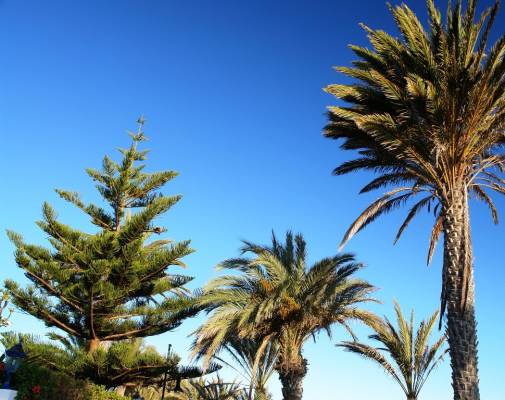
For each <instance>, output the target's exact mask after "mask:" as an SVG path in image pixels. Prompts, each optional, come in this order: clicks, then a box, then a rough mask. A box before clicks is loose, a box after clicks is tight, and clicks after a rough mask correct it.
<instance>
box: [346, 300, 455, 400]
mask: <svg viewBox="0 0 505 400" xmlns="http://www.w3.org/2000/svg"><path fill="white" fill-rule="evenodd" d="M395 312H396V317H397V324H398V328H395V327H394V326H393V325H392V324H391V322H389V320H388V319H387V318H384V320H376V321H372V322H371V323H368V325H369V326H370V327H371V328H372V329H373V330H374V331H375V333H374V334H372V335H370V336H369V337H370V339H373V340H375V341H377V342H379V343H380V347H378V348H376V347H372V346H369V345H367V344H363V343H359V342H357V341H354V342H343V343H342V344H339V345H338V346H341V347H344V348H345V349H347V350H348V351H351V352H353V353H356V354H359V355H361V356H363V357H365V358H367V359H369V360H372V361H374V362H375V363H377V364H379V365H380V366H381V367H382V368H384V370H385V371H386V372H387V373H388V374H389V375H390V376H391V377H393V379H394V380H395V381H396V382H397V383H398V384H399V385H400V387H401V388H402V390H403V392H404V393H405V396H407V399H408V400H416V399H417V397H418V396H419V392H420V391H421V389H422V387H423V386H424V384H425V382H426V380H427V379H428V377H429V375H430V374H431V372H432V371H433V370H434V369H435V367H436V366H437V365H438V364H439V363H440V362H441V361H442V360H443V357H444V355H445V354H446V353H447V351H448V349H443V346H444V343H445V336H442V337H440V338H439V339H438V340H437V341H436V342H435V343H434V344H433V345H431V346H430V344H429V339H430V335H431V331H432V330H433V327H434V326H435V323H436V321H437V318H438V315H439V312H438V311H437V312H435V313H434V314H433V315H432V316H431V318H430V319H428V320H427V321H422V322H421V324H420V325H419V328H418V329H417V332H416V333H415V335H414V311H412V313H411V314H410V321H406V320H405V319H404V318H403V314H402V310H401V308H400V305H399V304H398V303H396V302H395ZM387 355H389V358H390V360H391V361H389V360H388V357H387Z"/></svg>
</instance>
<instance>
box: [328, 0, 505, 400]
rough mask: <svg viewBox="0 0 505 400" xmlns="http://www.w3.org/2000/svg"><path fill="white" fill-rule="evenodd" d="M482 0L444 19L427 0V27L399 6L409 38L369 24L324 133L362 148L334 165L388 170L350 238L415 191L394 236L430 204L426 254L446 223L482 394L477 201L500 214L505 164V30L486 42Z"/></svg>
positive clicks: (456, 354)
mask: <svg viewBox="0 0 505 400" xmlns="http://www.w3.org/2000/svg"><path fill="white" fill-rule="evenodd" d="M476 3H477V2H476V1H475V0H469V1H468V2H467V6H466V11H463V9H462V2H461V1H457V2H456V7H455V8H451V7H450V6H449V7H448V12H447V17H446V19H445V22H444V21H443V19H442V13H441V12H440V11H439V10H438V9H437V8H436V7H435V4H434V1H433V0H428V2H427V4H428V14H429V29H428V31H426V30H425V29H424V27H423V26H422V24H421V22H420V21H419V20H418V18H417V17H416V15H415V14H414V13H413V12H412V11H411V9H410V8H408V6H407V5H405V4H403V5H400V6H397V7H392V6H391V7H390V8H391V12H392V14H393V17H394V19H395V22H396V24H397V27H398V29H399V31H400V32H401V36H402V38H401V39H396V38H394V37H393V36H391V35H389V34H387V33H386V32H384V31H381V30H374V29H371V28H369V27H367V26H365V25H363V28H364V29H365V31H366V32H367V34H368V38H369V40H370V43H371V45H372V46H373V50H369V49H367V48H364V47H359V46H351V49H352V50H353V51H354V53H355V54H356V56H357V57H358V60H357V61H355V62H354V63H353V67H350V68H349V67H339V68H337V70H338V71H340V72H342V73H344V74H345V75H347V76H348V77H351V78H354V79H355V80H356V81H357V82H356V83H352V84H338V85H330V86H328V87H327V88H326V90H327V91H328V92H329V93H331V94H333V95H334V96H336V97H337V98H338V99H341V100H343V101H345V102H346V103H348V105H347V106H345V107H330V112H329V118H330V122H329V124H328V126H327V128H326V135H327V136H328V137H330V138H333V139H343V144H342V146H341V147H342V148H343V149H345V150H357V151H358V153H359V156H358V157H357V158H355V159H353V160H351V161H347V162H345V163H343V164H341V165H340V166H339V167H337V168H336V169H335V174H337V175H341V174H346V173H350V172H353V171H358V170H371V171H375V172H377V173H379V176H378V177H377V178H375V179H374V180H373V181H371V182H370V183H368V184H367V185H366V186H365V187H364V188H363V189H362V192H369V191H372V190H376V189H381V188H384V187H387V186H390V187H393V188H392V189H391V190H389V191H388V192H387V193H385V194H384V195H383V196H382V197H381V198H380V199H379V200H377V201H375V202H373V203H372V204H371V205H370V206H369V207H367V208H366V209H365V211H364V212H363V213H362V214H361V215H360V216H359V217H358V218H357V219H356V221H355V222H354V223H353V224H352V225H351V227H350V228H349V230H348V231H347V233H346V234H345V236H344V238H343V241H342V245H344V244H345V243H346V242H347V241H348V240H349V239H350V238H351V237H352V236H353V235H354V234H355V233H356V232H358V231H359V230H361V229H363V228H364V227H365V226H366V225H368V224H369V223H371V222H372V221H374V220H375V219H376V218H378V217H379V216H380V215H381V214H384V213H387V212H389V211H391V210H393V209H396V208H398V207H399V206H401V205H403V204H404V203H406V202H407V201H409V200H412V199H414V198H415V197H416V196H420V197H418V198H417V199H416V200H415V203H414V205H413V206H412V208H411V209H410V211H409V213H408V214H407V217H406V219H405V222H404V223H403V224H402V225H401V227H400V229H399V231H398V234H397V236H396V240H397V239H398V238H399V237H400V236H401V234H402V233H403V231H404V229H405V228H406V227H407V226H408V224H409V222H410V221H411V220H412V219H413V218H414V217H415V216H416V215H417V214H418V213H419V211H421V210H422V209H423V208H427V209H428V210H433V212H434V216H435V223H434V226H433V231H432V234H431V243H430V246H429V252H428V260H430V259H431V257H432V254H433V250H434V248H435V245H436V243H437V240H438V238H439V236H440V234H441V233H442V232H443V234H444V260H443V272H442V291H441V318H442V316H443V315H444V314H445V313H446V312H447V336H448V341H449V346H450V356H451V366H452V385H453V388H454V393H455V394H454V398H455V400H463V399H464V400H476V399H479V387H478V372H477V330H476V320H475V311H474V280H473V257H472V244H471V240H470V212H469V206H468V200H469V198H470V196H471V195H473V196H474V197H475V198H477V199H479V200H482V201H484V202H485V203H486V204H487V205H488V206H489V208H490V210H491V214H492V217H493V219H494V220H495V221H497V211H496V208H495V205H494V204H493V202H492V200H491V197H490V196H489V193H488V191H489V190H491V191H497V192H499V193H505V187H504V186H503V182H504V181H503V179H502V178H501V177H500V175H499V173H500V171H502V170H503V168H504V167H505V164H504V158H503V155H502V154H501V153H500V150H501V149H502V145H503V144H504V141H503V129H504V119H505V94H504V93H505V90H504V89H505V80H504V79H503V76H504V71H505V59H504V53H505V36H504V35H502V36H501V38H500V39H499V40H498V41H497V42H496V43H495V44H494V46H492V47H491V48H490V49H489V46H488V43H487V41H488V37H489V33H490V30H491V27H492V25H493V22H494V21H495V17H496V13H497V10H498V3H496V4H495V5H494V6H493V7H491V8H489V9H487V10H485V11H484V12H483V14H482V15H481V16H480V18H477V20H476V19H475V14H476V8H477V4H476ZM449 4H450V2H449Z"/></svg>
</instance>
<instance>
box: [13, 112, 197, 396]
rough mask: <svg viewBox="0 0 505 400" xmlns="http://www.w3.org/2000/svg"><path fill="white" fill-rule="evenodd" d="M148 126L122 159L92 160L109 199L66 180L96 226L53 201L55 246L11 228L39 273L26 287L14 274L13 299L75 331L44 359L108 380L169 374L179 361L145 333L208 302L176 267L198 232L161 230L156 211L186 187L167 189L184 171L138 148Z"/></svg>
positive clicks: (69, 197)
mask: <svg viewBox="0 0 505 400" xmlns="http://www.w3.org/2000/svg"><path fill="white" fill-rule="evenodd" d="M142 128H143V120H142V119H140V120H139V129H138V131H137V133H135V134H131V137H132V139H133V140H132V144H131V146H130V147H129V148H128V149H120V152H121V153H122V155H123V159H122V160H121V162H119V163H116V162H114V161H112V160H111V159H110V158H109V157H105V158H104V160H103V166H102V169H101V170H100V171H98V170H94V169H88V170H87V173H88V175H89V176H90V177H91V178H92V179H93V180H94V181H95V182H96V188H97V190H98V192H99V194H100V195H101V197H102V198H103V200H104V201H105V203H106V204H107V206H108V208H102V207H100V206H98V205H94V204H90V205H88V204H85V203H84V202H83V201H82V200H81V198H80V196H79V195H78V194H77V193H74V192H69V191H64V190H57V193H58V194H59V195H60V196H61V197H62V198H63V199H64V200H66V201H68V202H70V203H72V204H74V205H75V206H76V207H78V208H79V209H80V210H81V211H82V212H84V213H85V214H87V215H88V216H89V218H90V220H91V222H92V224H93V225H95V231H94V232H92V233H87V232H83V231H81V230H78V229H75V228H73V227H70V226H68V225H65V224H63V223H61V222H60V221H58V219H57V216H56V213H55V211H54V210H53V208H52V207H51V206H50V205H49V204H47V203H45V204H44V207H43V217H44V218H43V220H42V221H39V222H38V225H39V227H40V228H41V229H42V230H43V231H44V233H45V234H46V235H47V236H48V237H49V239H48V240H49V242H50V244H51V246H52V247H51V248H50V249H48V248H45V247H42V246H37V245H32V244H28V243H25V242H24V241H23V239H22V237H21V236H20V235H19V234H17V233H14V232H9V233H8V234H9V238H10V239H11V241H12V242H13V243H14V245H15V246H16V262H17V265H18V266H19V268H21V269H22V270H24V272H25V276H26V277H27V278H28V279H29V280H30V281H31V285H29V286H27V287H25V288H22V287H20V286H19V285H18V284H17V283H16V282H14V281H12V280H7V281H6V282H5V286H6V289H7V291H8V293H9V295H10V296H11V298H12V301H13V303H14V304H15V305H16V306H17V307H19V308H20V309H22V310H23V311H25V312H27V313H29V314H31V315H33V316H35V317H36V318H39V319H41V320H42V321H44V322H45V324H46V325H47V326H48V327H53V328H58V329H60V330H62V331H63V332H65V333H66V335H67V337H63V336H60V339H61V341H62V343H63V342H66V344H71V345H70V346H66V351H65V352H62V351H59V352H55V353H56V356H53V357H49V356H48V355H47V354H48V353H49V352H50V351H51V350H54V346H53V347H50V346H49V347H45V348H44V352H45V353H47V354H46V355H47V356H44V357H41V358H40V359H41V360H47V361H48V363H53V366H54V365H55V364H56V365H59V366H61V367H60V368H63V369H67V370H69V369H71V368H74V369H75V371H78V372H76V373H75V375H76V376H84V377H87V378H90V379H92V380H93V381H95V382H96V383H100V384H105V385H107V387H110V385H112V384H113V383H114V384H116V383H118V382H120V381H121V382H122V381H127V379H129V378H131V379H132V380H134V381H135V380H136V379H138V377H139V376H143V377H145V376H152V377H156V376H159V375H160V374H161V372H163V371H164V370H166V368H167V367H169V365H166V363H165V361H164V359H163V358H162V357H160V356H159V354H157V353H155V352H154V351H151V350H150V349H146V348H142V349H141V348H140V346H141V341H136V340H135V339H136V338H143V337H146V336H151V335H157V334H161V333H163V332H166V331H170V330H172V329H174V328H175V327H177V326H179V325H180V324H181V323H182V321H183V320H184V319H185V318H187V317H190V316H193V315H195V314H196V313H197V312H198V311H199V307H198V306H197V305H196V304H195V301H194V298H193V296H192V295H191V294H190V292H189V291H188V290H187V289H186V287H185V285H186V284H187V283H188V282H189V281H190V280H191V279H192V278H190V277H186V276H183V275H179V274H175V275H174V274H170V273H169V272H168V269H169V268H171V267H173V266H177V267H183V266H184V263H183V262H182V260H181V259H182V258H183V257H184V256H186V255H188V254H190V253H191V252H192V251H193V250H192V249H191V248H190V246H189V241H184V242H180V243H174V242H172V241H170V240H153V235H159V234H161V233H163V232H164V230H165V229H164V228H162V227H160V226H157V225H156V224H155V220H156V219H157V218H158V217H160V216H161V215H163V214H164V213H165V212H167V211H168V210H169V209H170V208H171V207H172V206H173V205H174V204H176V203H177V202H178V201H179V199H180V196H165V195H163V194H162V193H160V191H159V190H160V189H161V188H162V187H163V186H164V185H165V184H166V183H167V182H169V181H170V180H171V179H173V178H174V177H175V176H176V175H177V173H176V172H174V171H163V172H155V173H146V172H144V168H145V165H144V164H142V163H141V162H142V161H144V160H145V158H146V154H147V151H139V150H138V149H137V147H138V145H139V144H140V143H141V142H143V141H144V140H145V136H144V133H143V131H142ZM113 342H118V343H113ZM42 347H43V346H42ZM74 359H75V360H74ZM51 360H53V361H51ZM69 360H73V361H69ZM65 361H67V362H65ZM76 365H77V366H76ZM66 372H68V371H66Z"/></svg>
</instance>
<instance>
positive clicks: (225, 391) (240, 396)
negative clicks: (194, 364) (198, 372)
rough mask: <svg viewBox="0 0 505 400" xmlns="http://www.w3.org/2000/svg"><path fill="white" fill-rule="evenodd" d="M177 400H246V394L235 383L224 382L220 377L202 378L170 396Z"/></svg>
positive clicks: (185, 385) (187, 384)
mask: <svg viewBox="0 0 505 400" xmlns="http://www.w3.org/2000/svg"><path fill="white" fill-rule="evenodd" d="M172 396H173V398H174V399H177V400H246V399H247V397H246V392H245V390H244V388H243V387H241V385H240V384H238V383H237V382H225V381H224V380H223V379H222V378H221V377H220V376H217V377H216V378H214V379H212V380H210V381H206V380H204V379H202V378H200V379H195V380H192V381H190V382H188V383H186V384H184V385H183V388H182V392H179V393H175V394H173V395H172Z"/></svg>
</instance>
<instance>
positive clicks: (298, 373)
mask: <svg viewBox="0 0 505 400" xmlns="http://www.w3.org/2000/svg"><path fill="white" fill-rule="evenodd" d="M278 373H279V379H280V381H281V384H282V398H283V400H302V396H303V378H305V375H306V374H307V361H306V360H305V359H303V363H302V365H301V366H300V367H299V368H297V369H293V370H290V371H278Z"/></svg>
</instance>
